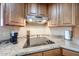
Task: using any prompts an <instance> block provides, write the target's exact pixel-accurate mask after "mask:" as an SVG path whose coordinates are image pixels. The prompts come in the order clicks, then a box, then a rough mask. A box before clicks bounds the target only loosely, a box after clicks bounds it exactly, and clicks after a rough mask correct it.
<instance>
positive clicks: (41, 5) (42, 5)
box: [38, 3, 48, 16]
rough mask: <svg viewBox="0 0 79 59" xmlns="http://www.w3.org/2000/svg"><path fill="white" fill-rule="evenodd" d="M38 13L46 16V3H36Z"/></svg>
mask: <svg viewBox="0 0 79 59" xmlns="http://www.w3.org/2000/svg"><path fill="white" fill-rule="evenodd" d="M38 15H40V16H48V4H46V3H39V4H38Z"/></svg>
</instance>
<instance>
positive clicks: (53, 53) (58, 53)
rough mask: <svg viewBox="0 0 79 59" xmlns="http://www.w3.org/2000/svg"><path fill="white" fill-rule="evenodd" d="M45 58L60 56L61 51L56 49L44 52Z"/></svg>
mask: <svg viewBox="0 0 79 59" xmlns="http://www.w3.org/2000/svg"><path fill="white" fill-rule="evenodd" d="M43 55H44V56H58V55H60V49H54V50H49V51H45V52H43Z"/></svg>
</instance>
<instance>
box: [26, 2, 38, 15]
mask: <svg viewBox="0 0 79 59" xmlns="http://www.w3.org/2000/svg"><path fill="white" fill-rule="evenodd" d="M27 9H28V11H27V14H28V15H37V14H38V4H36V3H28V5H27Z"/></svg>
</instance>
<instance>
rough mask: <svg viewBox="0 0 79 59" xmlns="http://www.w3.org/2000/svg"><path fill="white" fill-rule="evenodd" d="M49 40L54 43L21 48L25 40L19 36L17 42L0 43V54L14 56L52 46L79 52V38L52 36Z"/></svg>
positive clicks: (51, 47)
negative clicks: (66, 38)
mask: <svg viewBox="0 0 79 59" xmlns="http://www.w3.org/2000/svg"><path fill="white" fill-rule="evenodd" d="M49 40H51V41H54V42H55V44H49V45H42V46H37V47H29V48H23V45H24V43H25V41H26V39H25V38H19V39H18V44H12V43H8V44H6V45H5V44H4V45H3V44H2V45H0V56H15V55H19V56H20V55H25V54H30V53H34V52H40V51H45V50H49V49H54V48H60V47H62V48H66V49H70V50H73V51H76V52H79V39H73V40H72V41H69V40H64V39H63V38H62V39H61V38H57V37H52V38H49Z"/></svg>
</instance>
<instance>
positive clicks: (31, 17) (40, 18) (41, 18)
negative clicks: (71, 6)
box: [26, 15, 48, 24]
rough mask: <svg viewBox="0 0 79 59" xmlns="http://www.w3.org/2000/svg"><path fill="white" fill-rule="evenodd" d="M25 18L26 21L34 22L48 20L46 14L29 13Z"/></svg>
mask: <svg viewBox="0 0 79 59" xmlns="http://www.w3.org/2000/svg"><path fill="white" fill-rule="evenodd" d="M26 18H27V19H26V21H27V22H28V23H34V24H45V23H47V21H48V17H46V16H34V15H29V16H27V17H26Z"/></svg>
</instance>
